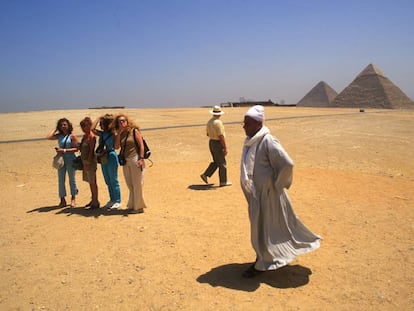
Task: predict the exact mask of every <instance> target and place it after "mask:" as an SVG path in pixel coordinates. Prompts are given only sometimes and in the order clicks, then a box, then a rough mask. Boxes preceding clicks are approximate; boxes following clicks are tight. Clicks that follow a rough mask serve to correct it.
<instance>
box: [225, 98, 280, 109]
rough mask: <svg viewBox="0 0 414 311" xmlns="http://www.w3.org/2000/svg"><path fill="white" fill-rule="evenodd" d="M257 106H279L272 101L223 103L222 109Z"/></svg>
mask: <svg viewBox="0 0 414 311" xmlns="http://www.w3.org/2000/svg"><path fill="white" fill-rule="evenodd" d="M255 105H262V106H279V104H278V103H274V102H272V101H271V100H270V99H269V100H268V101H250V100H246V101H240V102H227V103H221V104H220V106H221V107H251V106H255Z"/></svg>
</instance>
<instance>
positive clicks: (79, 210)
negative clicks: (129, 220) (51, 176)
mask: <svg viewBox="0 0 414 311" xmlns="http://www.w3.org/2000/svg"><path fill="white" fill-rule="evenodd" d="M53 211H56V213H55V214H56V215H60V214H66V215H67V216H71V215H80V216H84V217H96V218H97V217H99V216H125V217H127V216H129V215H135V214H132V213H131V212H130V211H128V210H126V209H119V210H107V209H106V208H94V209H86V208H84V207H71V206H66V207H64V208H61V207H58V206H44V207H39V208H35V209H32V210H30V211H27V212H26V213H34V212H38V213H48V212H53Z"/></svg>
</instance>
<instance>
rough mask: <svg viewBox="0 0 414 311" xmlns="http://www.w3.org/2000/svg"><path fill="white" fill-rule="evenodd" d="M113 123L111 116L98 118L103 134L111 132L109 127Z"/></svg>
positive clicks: (106, 115) (112, 116)
mask: <svg viewBox="0 0 414 311" xmlns="http://www.w3.org/2000/svg"><path fill="white" fill-rule="evenodd" d="M113 121H114V115H113V114H109V113H107V114H105V115H104V116H102V117H101V118H100V124H101V128H102V130H104V131H105V132H109V131H111V130H112V128H111V125H112V122H113Z"/></svg>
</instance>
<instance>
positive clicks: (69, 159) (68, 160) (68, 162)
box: [58, 153, 78, 198]
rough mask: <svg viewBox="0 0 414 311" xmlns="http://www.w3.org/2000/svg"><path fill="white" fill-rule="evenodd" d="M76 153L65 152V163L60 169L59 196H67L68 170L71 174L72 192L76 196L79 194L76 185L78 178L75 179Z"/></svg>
mask: <svg viewBox="0 0 414 311" xmlns="http://www.w3.org/2000/svg"><path fill="white" fill-rule="evenodd" d="M74 158H75V155H74V154H73V153H72V154H64V155H63V159H64V161H65V165H63V167H62V168H61V169H58V182H59V197H60V198H64V197H65V196H66V186H65V182H66V172H68V176H69V186H70V194H71V195H72V196H75V195H77V194H78V187H77V186H76V179H75V172H76V171H75V170H74V169H73V167H72V163H73V159H74Z"/></svg>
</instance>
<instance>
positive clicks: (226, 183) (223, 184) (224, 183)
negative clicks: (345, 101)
mask: <svg viewBox="0 0 414 311" xmlns="http://www.w3.org/2000/svg"><path fill="white" fill-rule="evenodd" d="M231 185H232V183H231V182H230V181H228V182H223V183H220V187H226V186H231Z"/></svg>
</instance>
